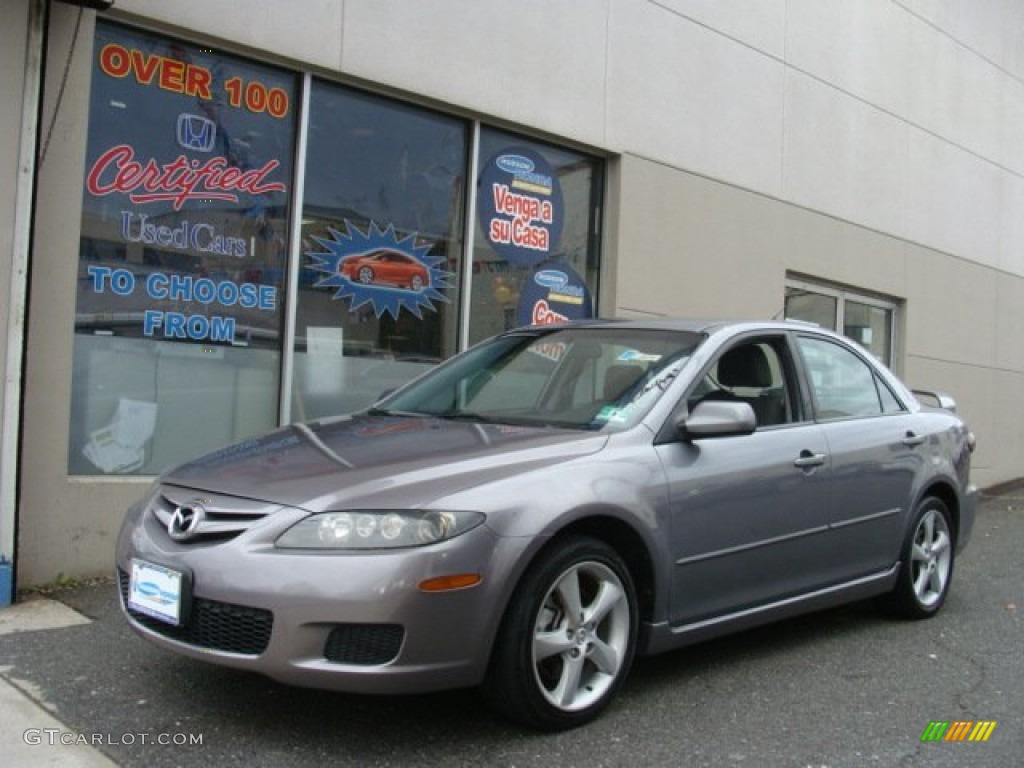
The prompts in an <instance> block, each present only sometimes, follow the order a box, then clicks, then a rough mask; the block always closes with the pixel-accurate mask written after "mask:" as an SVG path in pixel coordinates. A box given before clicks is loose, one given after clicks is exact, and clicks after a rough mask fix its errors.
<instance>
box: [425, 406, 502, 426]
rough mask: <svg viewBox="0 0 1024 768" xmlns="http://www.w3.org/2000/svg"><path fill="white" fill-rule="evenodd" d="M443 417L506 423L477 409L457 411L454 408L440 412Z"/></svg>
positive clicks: (455, 419) (487, 422)
mask: <svg viewBox="0 0 1024 768" xmlns="http://www.w3.org/2000/svg"><path fill="white" fill-rule="evenodd" d="M440 416H441V418H442V419H451V420H452V421H472V422H476V423H477V424H500V423H504V422H502V420H500V419H494V418H492V417H490V416H484V415H483V414H482V413H478V412H477V411H457V410H455V409H452V410H450V411H445V412H444V413H442V414H440Z"/></svg>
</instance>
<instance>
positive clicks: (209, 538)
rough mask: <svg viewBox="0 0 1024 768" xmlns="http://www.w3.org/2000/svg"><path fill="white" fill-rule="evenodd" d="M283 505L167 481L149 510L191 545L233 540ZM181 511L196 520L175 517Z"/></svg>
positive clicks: (180, 541)
mask: <svg viewBox="0 0 1024 768" xmlns="http://www.w3.org/2000/svg"><path fill="white" fill-rule="evenodd" d="M280 509H281V506H280V505H279V504H270V503H267V502H260V501H254V500H252V499H243V498H238V497H236V496H225V495H221V494H200V493H199V492H197V491H195V490H192V489H189V488H179V487H177V486H173V485H164V486H161V488H160V493H158V494H157V495H156V496H155V497H154V498H153V501H152V503H151V504H150V509H149V513H150V514H152V515H153V517H154V518H155V519H156V522H157V523H158V524H159V526H160V527H161V528H163V529H164V530H165V531H167V533H168V535H169V536H170V537H171V538H173V539H174V540H175V541H176V542H177V543H178V544H179V545H185V546H187V545H195V544H217V543H220V542H224V541H229V540H230V539H233V538H234V537H236V536H238V535H240V534H242V533H245V532H246V531H247V530H249V529H250V528H251V527H252V526H253V525H255V524H256V523H258V522H260V521H261V520H263V519H264V518H265V517H266V516H267V515H271V514H273V513H274V512H276V511H278V510H280ZM179 511H180V512H181V513H183V514H185V515H186V519H188V520H192V519H193V518H194V521H193V522H190V523H188V524H186V523H185V520H184V519H179V520H177V521H174V516H175V513H176V512H179ZM183 528H184V529H187V530H182V529H183ZM172 531H173V533H172Z"/></svg>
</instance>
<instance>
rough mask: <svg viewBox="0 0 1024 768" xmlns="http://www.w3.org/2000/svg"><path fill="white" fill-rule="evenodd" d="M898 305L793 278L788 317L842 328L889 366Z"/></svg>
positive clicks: (788, 282)
mask: <svg viewBox="0 0 1024 768" xmlns="http://www.w3.org/2000/svg"><path fill="white" fill-rule="evenodd" d="M897 309H898V304H897V302H896V301H895V300H893V299H888V298H884V297H880V296H870V295H867V294H864V293H861V292H858V291H855V290H852V289H849V288H840V287H837V286H832V285H827V284H823V283H817V282H814V281H809V280H804V279H795V278H789V279H787V280H786V317H787V318H788V319H790V320H803V321H805V322H810V323H815V324H816V325H820V326H821V327H822V328H828V329H829V330H832V331H836V330H838V331H840V332H841V333H842V334H843V335H844V336H847V337H849V338H851V339H853V340H854V341H856V342H858V343H860V344H861V345H862V346H863V347H864V348H865V349H867V350H868V351H869V352H871V354H873V355H874V356H875V357H876V358H878V359H879V360H880V361H882V362H883V363H885V364H886V365H889V366H892V365H893V356H894V351H893V350H894V339H895V333H896V316H897Z"/></svg>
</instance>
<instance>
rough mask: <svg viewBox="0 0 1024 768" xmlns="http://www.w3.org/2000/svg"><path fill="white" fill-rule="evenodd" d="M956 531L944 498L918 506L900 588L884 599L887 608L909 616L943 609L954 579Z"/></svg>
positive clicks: (919, 616)
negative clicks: (954, 531) (954, 534)
mask: <svg viewBox="0 0 1024 768" xmlns="http://www.w3.org/2000/svg"><path fill="white" fill-rule="evenodd" d="M952 531H953V523H952V517H951V516H950V514H949V509H948V508H947V507H946V505H945V503H944V502H943V501H942V500H941V499H937V498H935V497H934V496H929V497H928V498H926V499H924V500H923V501H922V502H921V503H920V504H919V505H918V508H917V511H916V514H915V515H914V523H913V525H912V526H911V534H910V537H909V539H908V540H907V542H906V544H904V547H903V559H902V564H901V566H900V575H899V579H898V581H897V582H896V587H895V588H894V589H893V591H892V592H891V593H889V594H888V595H886V596H884V597H883V598H882V600H881V604H882V607H883V608H884V609H885V610H887V611H888V612H889V613H892V614H895V615H897V616H901V617H903V618H907V619H927V618H929V617H931V616H934V615H935V614H936V613H938V612H939V609H940V608H942V605H943V603H945V602H946V596H947V595H948V594H949V586H950V583H951V582H952V580H953V560H954V557H955V548H956V547H955V542H954V539H953V533H952Z"/></svg>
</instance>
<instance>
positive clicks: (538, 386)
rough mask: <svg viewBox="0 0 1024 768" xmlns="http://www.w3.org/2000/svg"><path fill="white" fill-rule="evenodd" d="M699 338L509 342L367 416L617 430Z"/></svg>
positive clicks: (628, 332) (488, 346) (528, 337)
mask: <svg viewBox="0 0 1024 768" xmlns="http://www.w3.org/2000/svg"><path fill="white" fill-rule="evenodd" d="M702 338H703V337H702V336H700V335H699V334H696V333H688V332H683V331H665V330H642V329H632V328H630V329H622V328H596V327H589V328H565V329H558V330H535V329H530V330H527V331H521V332H516V333H511V334H507V335H504V336H500V337H498V338H496V339H492V340H490V341H487V342H484V343H482V344H480V345H478V346H476V347H474V348H472V349H470V350H469V351H467V352H465V353H464V354H462V355H459V356H457V357H455V358H454V359H453V360H451V361H450V362H448V363H446V364H445V365H442V366H441V367H439V368H437V369H436V370H435V371H433V372H432V373H431V374H429V375H427V376H425V377H423V378H422V379H419V380H417V381H416V382H415V383H413V384H412V385H410V386H409V387H406V388H404V389H402V390H401V391H399V392H397V393H395V394H394V395H392V396H391V397H388V398H386V399H384V400H382V401H381V402H380V403H378V404H377V406H376V407H375V408H374V409H373V410H372V411H371V413H401V414H403V415H424V416H440V417H442V418H449V419H466V420H473V421H481V422H495V423H503V424H524V425H531V426H555V427H568V428H572V429H602V428H605V427H607V428H609V429H622V428H625V427H628V426H632V425H633V424H635V423H636V422H637V421H639V419H640V418H642V417H643V415H644V414H645V413H646V412H647V411H648V410H649V409H650V407H651V406H652V405H653V404H654V402H655V401H656V400H657V399H658V397H660V395H661V393H662V392H663V391H664V389H665V388H666V387H667V385H668V383H669V382H670V381H671V380H672V379H673V378H675V376H676V375H677V374H678V372H679V370H680V368H682V366H683V364H684V363H685V362H686V360H687V359H688V358H689V356H690V354H691V353H692V352H693V350H694V349H695V348H696V347H697V345H698V344H699V343H700V341H701V340H702Z"/></svg>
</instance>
